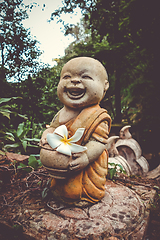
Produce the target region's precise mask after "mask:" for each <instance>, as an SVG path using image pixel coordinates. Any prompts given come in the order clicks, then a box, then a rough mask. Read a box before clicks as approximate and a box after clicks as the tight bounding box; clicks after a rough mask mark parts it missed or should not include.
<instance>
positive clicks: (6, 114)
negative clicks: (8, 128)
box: [0, 111, 10, 119]
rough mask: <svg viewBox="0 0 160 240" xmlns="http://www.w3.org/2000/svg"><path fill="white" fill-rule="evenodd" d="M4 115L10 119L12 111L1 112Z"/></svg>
mask: <svg viewBox="0 0 160 240" xmlns="http://www.w3.org/2000/svg"><path fill="white" fill-rule="evenodd" d="M0 113H1V114H2V115H3V116H4V117H7V118H8V119H10V113H8V112H2V111H1V112H0Z"/></svg>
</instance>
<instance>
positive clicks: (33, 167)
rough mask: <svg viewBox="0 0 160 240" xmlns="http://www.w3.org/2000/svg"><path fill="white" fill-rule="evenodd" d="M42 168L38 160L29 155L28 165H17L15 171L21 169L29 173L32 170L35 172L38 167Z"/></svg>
mask: <svg viewBox="0 0 160 240" xmlns="http://www.w3.org/2000/svg"><path fill="white" fill-rule="evenodd" d="M41 166H42V163H41V161H40V159H38V160H37V159H36V157H35V156H34V155H30V157H29V159H28V165H26V164H24V163H19V165H18V166H17V169H23V170H24V171H26V172H31V171H32V170H37V169H38V168H39V167H41Z"/></svg>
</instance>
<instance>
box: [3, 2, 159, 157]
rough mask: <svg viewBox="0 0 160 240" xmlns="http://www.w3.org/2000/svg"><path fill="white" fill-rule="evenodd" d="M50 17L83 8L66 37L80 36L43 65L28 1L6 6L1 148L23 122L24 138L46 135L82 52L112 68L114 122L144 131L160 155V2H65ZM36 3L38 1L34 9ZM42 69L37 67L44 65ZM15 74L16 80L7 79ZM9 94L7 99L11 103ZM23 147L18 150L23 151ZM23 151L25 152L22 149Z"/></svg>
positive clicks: (109, 102)
mask: <svg viewBox="0 0 160 240" xmlns="http://www.w3.org/2000/svg"><path fill="white" fill-rule="evenodd" d="M63 2H64V4H63V7H61V8H59V9H57V10H56V11H54V12H53V13H52V15H51V19H50V21H63V19H62V18H61V14H62V13H66V14H67V13H74V10H75V9H76V7H79V8H80V9H81V11H82V16H83V17H82V19H81V21H80V23H79V24H77V25H73V24H72V25H69V24H68V23H65V22H64V29H65V35H68V34H71V35H73V36H74V37H75V41H74V42H73V43H71V44H70V45H69V46H68V48H67V49H66V51H65V56H64V57H62V58H60V59H56V62H57V64H56V65H55V66H54V67H53V68H50V67H49V66H44V65H43V66H40V65H39V63H38V61H37V59H38V56H40V54H41V53H40V50H39V48H38V42H37V40H35V39H32V36H31V35H30V34H29V30H27V29H25V28H24V27H23V24H22V20H23V19H24V18H26V17H27V9H28V7H29V6H25V5H23V0H4V1H3V2H1V3H0V29H1V30H0V53H1V57H0V61H1V62H0V82H1V86H0V97H1V98H0V129H1V132H0V134H1V135H0V137H1V142H0V147H1V148H3V147H4V146H5V144H8V143H10V141H11V140H13V139H12V138H13V136H12V138H11V135H10V136H9V135H7V136H8V137H6V134H5V133H6V132H10V133H12V134H13V130H15V129H16V130H18V127H19V128H20V127H21V128H22V125H20V126H19V124H21V123H22V122H24V124H23V130H24V129H28V130H27V131H26V132H25V134H24V135H23V137H28V138H30V139H31V138H34V137H35V138H39V137H40V133H41V132H42V130H43V129H44V128H45V125H46V124H49V123H50V121H51V120H52V118H53V116H54V115H55V113H56V112H57V111H58V110H59V109H60V108H61V107H62V105H61V103H60V102H59V100H58V98H57V94H56V88H57V84H58V81H59V76H60V71H61V68H62V66H63V65H64V63H65V62H67V61H68V60H69V59H71V58H73V57H77V56H90V57H93V58H96V59H98V60H100V61H101V62H102V63H103V65H104V66H105V67H106V69H107V72H108V75H109V82H110V88H109V90H108V92H107V94H106V96H105V98H104V99H103V101H102V103H101V106H102V107H104V108H106V109H107V110H108V112H109V114H110V115H111V117H112V121H113V122H112V123H113V124H114V125H116V124H117V125H118V126H123V125H126V124H131V125H133V126H136V128H137V129H138V132H139V141H140V143H141V145H142V148H144V149H145V150H146V151H150V152H152V153H153V154H158V152H159V143H158V141H157V137H158V136H159V134H160V111H159V106H160V84H159V72H158V70H159V49H160V48H159V42H160V35H159V24H160V13H159V7H158V1H157V0H152V1H150V0H149V1H146V0H115V1H113V0H112V1H111V0H90V1H87V0H64V1H63ZM30 7H31V6H30ZM37 69H38V70H37ZM11 77H14V78H15V79H16V81H12V82H10V81H8V79H10V78H11ZM4 99H8V100H4ZM16 149H18V150H17V151H19V148H16ZM21 151H22V152H23V151H24V148H23V150H21Z"/></svg>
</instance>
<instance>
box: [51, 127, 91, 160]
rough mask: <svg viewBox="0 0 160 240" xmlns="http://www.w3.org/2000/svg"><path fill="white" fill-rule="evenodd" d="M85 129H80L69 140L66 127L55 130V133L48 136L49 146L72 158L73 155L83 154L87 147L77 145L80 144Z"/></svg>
mask: <svg viewBox="0 0 160 240" xmlns="http://www.w3.org/2000/svg"><path fill="white" fill-rule="evenodd" d="M84 130H85V128H78V129H77V131H76V132H75V134H74V135H73V136H72V137H71V138H69V139H68V130H67V127H66V126H65V125H61V126H59V127H57V128H56V129H55V131H54V132H53V133H48V134H47V141H48V144H49V145H50V146H51V147H52V148H53V149H55V148H57V149H56V151H57V152H60V153H63V154H65V155H68V156H71V155H72V153H79V152H83V151H85V150H86V149H87V147H84V146H81V145H78V144H75V142H78V141H79V140H80V139H81V137H82V135H83V133H84Z"/></svg>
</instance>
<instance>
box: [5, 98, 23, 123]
mask: <svg viewBox="0 0 160 240" xmlns="http://www.w3.org/2000/svg"><path fill="white" fill-rule="evenodd" d="M18 98H19V97H10V98H0V114H2V115H3V116H4V117H7V118H9V119H10V115H11V113H13V114H15V115H18V116H20V117H23V118H25V119H26V117H25V116H24V115H21V114H19V113H16V112H14V111H13V110H12V109H11V108H12V106H10V105H8V104H9V103H11V101H12V100H15V99H18Z"/></svg>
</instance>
